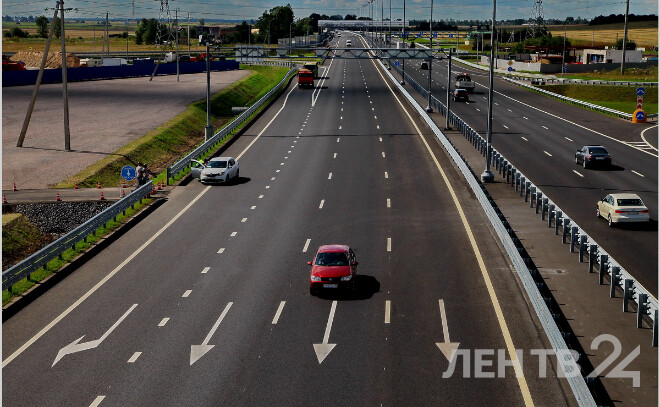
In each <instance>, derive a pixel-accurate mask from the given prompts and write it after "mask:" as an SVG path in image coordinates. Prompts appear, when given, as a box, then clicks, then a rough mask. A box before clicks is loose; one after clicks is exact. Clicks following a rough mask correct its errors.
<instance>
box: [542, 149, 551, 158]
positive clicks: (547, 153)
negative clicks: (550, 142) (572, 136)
mask: <svg viewBox="0 0 660 407" xmlns="http://www.w3.org/2000/svg"><path fill="white" fill-rule="evenodd" d="M543 152H544V153H545V154H546V155H547V156H548V157H552V154H550V153H549V152H547V151H545V150H543Z"/></svg>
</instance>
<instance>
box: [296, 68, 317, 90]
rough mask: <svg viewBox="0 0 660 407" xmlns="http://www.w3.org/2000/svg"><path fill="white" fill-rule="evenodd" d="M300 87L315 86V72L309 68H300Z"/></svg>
mask: <svg viewBox="0 0 660 407" xmlns="http://www.w3.org/2000/svg"><path fill="white" fill-rule="evenodd" d="M298 87H299V88H304V87H310V88H313V87H314V72H312V71H310V70H309V69H299V70H298Z"/></svg>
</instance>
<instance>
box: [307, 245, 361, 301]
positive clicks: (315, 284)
mask: <svg viewBox="0 0 660 407" xmlns="http://www.w3.org/2000/svg"><path fill="white" fill-rule="evenodd" d="M307 264H308V265H310V266H312V271H311V274H310V277H309V293H310V294H312V295H315V294H317V293H318V292H319V291H320V290H321V289H331V290H337V289H340V288H345V289H349V290H351V291H354V290H355V276H356V274H357V266H358V262H357V259H356V258H355V253H353V250H352V249H351V248H350V247H348V246H347V245H339V244H331V245H324V246H321V247H319V249H318V251H317V252H316V255H315V256H314V260H312V261H310V262H308V263H307Z"/></svg>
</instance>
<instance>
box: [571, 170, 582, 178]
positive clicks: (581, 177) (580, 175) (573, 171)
mask: <svg viewBox="0 0 660 407" xmlns="http://www.w3.org/2000/svg"><path fill="white" fill-rule="evenodd" d="M573 172H574V173H576V174H577V175H579V176H580V178H584V175H582V174H580V173H579V172H577V171H575V170H573Z"/></svg>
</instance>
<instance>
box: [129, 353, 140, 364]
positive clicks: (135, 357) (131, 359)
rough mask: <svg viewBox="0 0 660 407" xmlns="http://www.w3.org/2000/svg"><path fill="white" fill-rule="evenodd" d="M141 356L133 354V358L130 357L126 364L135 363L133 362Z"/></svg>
mask: <svg viewBox="0 0 660 407" xmlns="http://www.w3.org/2000/svg"><path fill="white" fill-rule="evenodd" d="M141 354H142V352H135V353H134V354H133V356H131V358H130V359H128V362H127V363H135V361H136V360H137V359H138V358H139V357H140V355H141Z"/></svg>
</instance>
